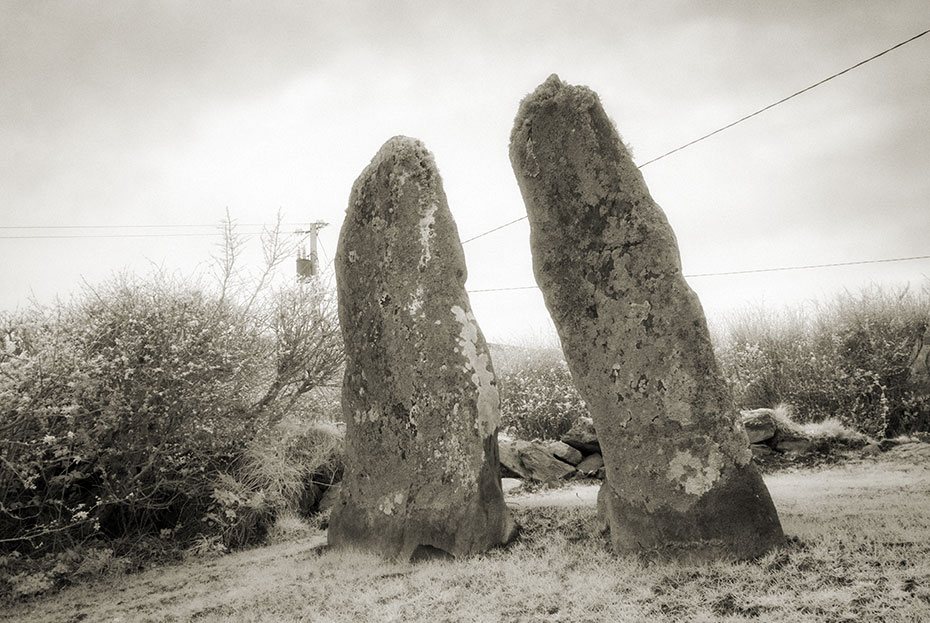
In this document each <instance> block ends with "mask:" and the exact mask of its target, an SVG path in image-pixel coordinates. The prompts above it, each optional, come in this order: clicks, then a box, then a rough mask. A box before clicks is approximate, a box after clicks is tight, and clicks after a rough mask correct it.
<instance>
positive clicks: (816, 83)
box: [462, 29, 930, 244]
mask: <svg viewBox="0 0 930 623" xmlns="http://www.w3.org/2000/svg"><path fill="white" fill-rule="evenodd" d="M928 33H930V29H927V30H925V31H923V32H921V33H919V34H916V35H914V36H913V37H911V38H910V39H906V40H904V41H901V42H900V43H897V44H895V45H893V46H891V47H890V48H888V49H886V50H882V51H881V52H879V53H878V54H874V55H872V56H870V57H869V58H867V59H865V60H862V61H859V62H858V63H856V64H855V65H851V66H849V67H847V68H846V69H844V70H842V71H838V72H836V73H835V74H833V75H831V76H828V77H826V78H824V79H823V80H819V81H817V82H815V83H814V84H812V85H810V86H807V87H804V88H803V89H801V90H800V91H796V92H794V93H792V94H791V95H789V96H787V97H783V98H781V99H780V100H778V101H777V102H773V103H771V104H769V105H768V106H765V107H763V108H760V109H759V110H757V111H755V112H753V113H750V114H748V115H746V116H745V117H741V118H739V119H737V120H736V121H733V122H731V123H728V124H726V125H725V126H722V127H720V128H717V129H716V130H714V131H713V132H709V133H707V134H705V135H704V136H701V137H699V138H696V139H694V140H692V141H689V142H687V143H685V144H684V145H680V146H678V147H676V148H675V149H672V150H671V151H667V152H665V153H664V154H662V155H661V156H656V157H655V158H653V159H651V160H647V161H646V162H644V163H642V164H641V165H638V168H640V169H642V168H643V167H645V166H648V165H650V164H652V163H653V162H657V161H659V160H661V159H662V158H665V157H667V156H671V155H672V154H674V153H677V152H679V151H681V150H683V149H687V148H688V147H691V146H692V145H694V144H695V143H700V142H701V141H703V140H705V139H708V138H710V137H711V136H714V135H715V134H720V133H721V132H723V131H725V130H729V129H730V128H732V127H733V126H735V125H737V124H740V123H742V122H744V121H746V120H747V119H752V118H753V117H755V116H756V115H760V114H762V113H764V112H765V111H767V110H770V109H772V108H775V107H776V106H778V105H780V104H784V103H785V102H787V101H788V100H790V99H792V98H795V97H797V96H798V95H801V94H802V93H806V92H807V91H810V90H811V89H814V88H816V87H819V86H820V85H822V84H824V83H826V82H829V81H830V80H833V79H834V78H837V77H839V76H842V75H843V74H845V73H848V72H850V71H852V70H853V69H856V68H857V67H862V66H863V65H865V64H866V63H869V62H871V61H874V60H875V59H877V58H879V57H880V56H884V55H885V54H888V53H889V52H891V51H892V50H896V49H898V48H900V47H901V46H903V45H907V44H908V43H910V42H912V41H914V40H916V39H919V38H921V37H923V36H924V35H926V34H928ZM525 218H527V217H526V216H521V217H520V218H518V219H514V220H512V221H510V222H509V223H504V224H503V225H500V226H498V227H495V228H494V229H490V230H488V231H486V232H484V233H480V234H478V235H477V236H472V237H471V238H469V239H468V240H463V241H462V244H466V243H468V242H471V241H472V240H477V239H478V238H481V237H482V236H487V235H488V234H490V233H493V232H496V231H498V230H500V229H503V228H505V227H509V226H511V225H513V224H514V223H519V222H520V221H522V220H524V219H525Z"/></svg>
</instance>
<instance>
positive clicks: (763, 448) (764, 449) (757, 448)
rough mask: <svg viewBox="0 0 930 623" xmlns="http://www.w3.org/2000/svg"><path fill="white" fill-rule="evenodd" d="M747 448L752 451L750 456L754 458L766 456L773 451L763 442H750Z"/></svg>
mask: <svg viewBox="0 0 930 623" xmlns="http://www.w3.org/2000/svg"><path fill="white" fill-rule="evenodd" d="M749 449H750V450H751V451H752V458H754V459H764V458H765V457H767V456H771V455H772V454H774V453H775V451H774V450H772V449H771V448H770V447H768V446H767V445H765V444H764V443H754V444H750V446H749Z"/></svg>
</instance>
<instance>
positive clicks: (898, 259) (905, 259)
mask: <svg viewBox="0 0 930 623" xmlns="http://www.w3.org/2000/svg"><path fill="white" fill-rule="evenodd" d="M926 259H930V255H912V256H910V257H892V258H888V259H881V260H858V261H855V262H832V263H829V264H807V265H805V266H781V267H778V268H754V269H751V270H730V271H725V272H719V273H696V274H694V275H685V277H688V278H694V277H721V276H724V275H748V274H750V273H775V272H782V271H787V270H810V269H813V268H833V267H836V266H861V265H863V264H889V263H891V262H910V261H912V260H926Z"/></svg>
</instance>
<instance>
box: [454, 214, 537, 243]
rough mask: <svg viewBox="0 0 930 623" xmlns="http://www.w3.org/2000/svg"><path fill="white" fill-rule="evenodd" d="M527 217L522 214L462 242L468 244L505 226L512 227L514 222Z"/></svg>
mask: <svg viewBox="0 0 930 623" xmlns="http://www.w3.org/2000/svg"><path fill="white" fill-rule="evenodd" d="M525 218H526V216H525V215H524V216H521V217H520V218H518V219H514V220H512V221H510V222H509V223H504V224H503V225H498V226H497V227H495V228H494V229H489V230H488V231H486V232H484V233H482V234H478V235H477V236H472V237H471V238H469V239H468V240H463V241H462V244H467V243H469V242H471V241H472V240H477V239H478V238H481V237H482V236H487V235H488V234H493V233H494V232H496V231H497V230H498V229H504V228H505V227H510V226H511V225H513V224H514V223H519V222H520V221H522V220H523V219H525Z"/></svg>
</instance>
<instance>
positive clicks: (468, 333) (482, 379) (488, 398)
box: [452, 305, 501, 437]
mask: <svg viewBox="0 0 930 623" xmlns="http://www.w3.org/2000/svg"><path fill="white" fill-rule="evenodd" d="M452 314H453V315H454V316H455V319H456V321H458V323H459V324H460V325H461V326H462V332H461V334H460V336H459V338H458V342H459V346H460V347H461V352H462V354H463V355H464V356H465V371H466V372H467V371H469V370H470V371H472V375H471V380H472V382H473V383H474V384H475V387H476V388H477V390H478V396H477V400H476V402H477V404H476V408H477V410H478V418H477V420H476V421H475V427H476V428H477V430H478V433H479V434H480V435H481V436H482V437H488V436H490V435H493V434H494V433H495V432H496V431H497V429H498V428H500V423H501V420H500V392H499V391H498V389H497V384H496V382H495V380H494V372H493V371H492V370H491V366H490V363H491V360H490V357H489V356H488V354H487V353H486V352H483V353H479V352H478V325H477V324H476V323H475V316H474V314H472V313H471V312H470V311H468V312H466V311H465V310H464V309H462V308H461V307H459V306H458V305H454V306H453V307H452Z"/></svg>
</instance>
